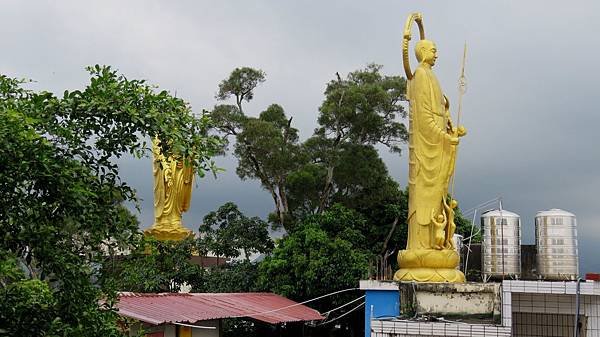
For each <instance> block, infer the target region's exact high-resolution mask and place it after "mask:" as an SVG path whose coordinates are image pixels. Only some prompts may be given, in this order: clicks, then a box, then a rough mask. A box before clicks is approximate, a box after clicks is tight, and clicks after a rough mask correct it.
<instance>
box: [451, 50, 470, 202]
mask: <svg viewBox="0 0 600 337" xmlns="http://www.w3.org/2000/svg"><path fill="white" fill-rule="evenodd" d="M466 60H467V42H465V47H464V49H463V59H462V67H461V70H460V77H459V78H458V116H457V118H456V127H455V129H456V131H455V132H456V135H457V136H458V127H459V126H460V115H461V112H462V98H463V96H464V94H465V92H467V79H466V77H465V63H466ZM457 156H458V146H457V147H456V152H455V153H454V162H455V163H456V157H457ZM455 177H456V164H454V167H453V172H452V190H451V193H450V198H451V199H454V180H455Z"/></svg>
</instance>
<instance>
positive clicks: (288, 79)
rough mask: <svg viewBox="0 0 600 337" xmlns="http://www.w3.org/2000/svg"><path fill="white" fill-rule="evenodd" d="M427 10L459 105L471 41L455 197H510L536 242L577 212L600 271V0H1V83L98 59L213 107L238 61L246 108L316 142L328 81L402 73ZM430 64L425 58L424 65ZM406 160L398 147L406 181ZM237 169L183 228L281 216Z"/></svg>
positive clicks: (147, 190)
mask: <svg viewBox="0 0 600 337" xmlns="http://www.w3.org/2000/svg"><path fill="white" fill-rule="evenodd" d="M414 11H420V12H422V13H423V16H424V22H425V30H426V34H427V37H428V38H429V39H431V40H434V41H435V42H436V43H437V46H438V50H439V59H438V62H437V64H436V67H435V69H434V70H435V71H436V72H437V75H438V78H439V80H440V82H441V85H442V87H443V89H444V91H445V93H446V94H447V95H448V96H449V97H450V99H451V102H452V106H451V107H452V110H453V112H455V110H456V106H457V104H456V103H457V80H458V75H459V72H460V62H461V57H462V48H463V44H464V42H465V41H466V42H467V44H468V56H467V67H466V76H467V83H468V89H467V93H466V95H465V96H464V100H463V115H462V121H463V124H464V125H465V126H466V127H467V130H468V135H467V137H465V138H463V140H462V142H461V144H460V151H459V158H458V162H457V168H456V171H457V177H456V197H457V199H458V200H459V202H460V205H461V207H462V208H463V209H468V208H471V207H473V206H475V205H477V204H479V203H481V202H483V201H486V200H490V199H493V198H495V197H498V196H501V197H502V198H503V201H504V207H505V208H506V209H508V210H511V211H514V212H516V213H518V214H520V215H521V217H522V223H523V229H522V232H523V243H533V241H534V223H533V218H534V216H535V213H536V212H537V211H539V210H543V209H548V208H562V209H566V210H569V211H571V212H573V213H575V214H576V215H577V219H578V225H579V243H580V254H581V268H580V269H581V272H590V271H600V259H597V258H596V256H595V254H597V253H598V252H600V249H598V248H597V247H596V243H597V242H599V241H598V240H599V239H600V228H599V227H598V225H599V224H600V215H599V214H600V213H599V212H600V209H599V208H598V206H599V203H600V202H599V200H600V199H599V197H598V191H599V190H600V174H599V173H598V172H599V170H598V167H599V166H600V149H599V144H600V140H599V139H598V132H597V130H598V128H599V127H600V117H599V115H598V106H599V98H598V95H597V91H598V88H599V85H598V77H599V76H600V65H599V61H600V39H599V38H598V36H597V34H598V33H597V32H599V31H600V20H599V19H598V13H599V12H600V3H598V2H595V1H569V2H565V1H531V0H530V1H516V0H515V1H429V2H425V1H406V0H404V1H392V0H390V1H369V2H367V1H347V0H344V1H295V2H292V1H275V0H273V1H212V2H208V1H149V0H144V1H95V2H88V1H35V2H24V1H1V2H0V31H1V32H2V44H1V46H2V49H1V54H0V73H3V74H6V75H9V76H13V77H22V78H30V79H33V80H35V81H37V82H36V83H35V84H34V85H33V87H34V88H35V89H45V90H50V91H54V92H58V93H60V92H62V91H63V90H65V89H75V88H81V87H82V86H83V85H85V83H86V82H87V80H88V75H87V73H86V72H85V70H84V67H85V66H86V65H92V64H108V65H112V66H113V67H115V68H117V69H119V70H120V71H121V72H122V73H123V74H125V75H126V76H127V77H128V78H144V79H147V80H149V81H150V82H151V83H154V84H157V85H159V86H160V87H161V88H163V89H167V90H170V91H171V92H176V93H177V96H179V97H183V98H184V99H186V100H188V101H189V102H190V103H191V104H192V107H193V109H194V110H195V111H197V112H199V111H201V110H202V109H209V108H211V107H212V106H213V105H214V104H215V103H216V102H215V99H214V95H215V92H216V89H217V85H218V83H219V82H220V81H221V80H222V79H224V78H226V77H227V76H228V74H229V73H230V72H231V71H232V70H233V69H234V68H235V67H239V66H250V67H255V68H260V69H262V70H264V71H265V72H266V73H267V81H266V82H265V83H264V84H263V85H262V86H260V87H259V88H258V89H257V90H256V92H255V99H254V100H253V101H252V102H250V103H249V104H247V105H246V106H247V108H246V110H247V112H248V113H249V114H251V115H256V114H258V113H259V112H260V111H262V110H263V109H265V108H266V107H267V106H268V105H269V104H271V103H278V104H280V105H282V106H283V107H284V108H285V110H286V113H287V114H289V115H292V116H294V123H295V125H296V126H297V127H298V128H299V129H300V130H301V137H302V138H303V139H304V138H307V137H308V136H310V134H311V133H312V130H313V129H314V127H315V125H316V117H317V113H318V107H319V105H320V104H321V102H322V100H323V90H324V88H325V84H326V83H327V82H328V81H329V80H331V79H333V78H334V76H335V75H334V74H335V72H339V73H340V74H344V75H345V74H346V73H348V72H349V71H353V70H356V69H359V68H361V67H364V66H365V65H366V64H368V63H371V62H375V63H379V64H382V65H383V66H384V69H383V71H384V72H385V73H387V74H403V71H402V61H401V48H400V44H401V40H402V29H403V26H404V21H405V19H406V17H407V16H408V15H409V14H410V13H411V12H414ZM414 64H415V62H414V61H413V67H414ZM405 150H406V152H404V153H403V154H402V156H400V157H398V156H397V155H393V154H390V153H388V152H387V151H385V150H383V151H382V152H381V154H382V156H383V157H384V159H385V161H386V163H387V165H388V168H389V170H390V172H391V174H392V176H393V177H394V178H395V179H396V180H397V181H398V182H399V183H400V184H401V185H402V186H405V184H406V180H407V165H408V164H407V154H408V153H407V147H406V146H405ZM217 162H218V164H219V165H220V166H221V167H224V168H226V169H227V172H226V173H223V174H221V175H219V177H218V179H217V180H215V179H213V178H205V179H202V180H200V181H198V184H197V188H196V189H195V191H194V195H193V198H192V208H191V210H190V212H188V213H186V215H185V217H184V221H185V223H186V225H187V226H188V227H189V228H192V229H194V230H196V229H197V227H198V224H200V223H201V221H202V217H203V216H204V215H205V214H206V213H207V212H208V211H210V210H213V209H216V208H217V207H218V206H220V205H222V204H223V203H225V202H227V201H234V202H236V203H237V204H238V205H239V206H240V207H241V208H242V210H243V211H245V212H246V213H247V214H249V215H257V216H260V217H263V218H264V217H265V216H266V215H267V213H268V212H269V211H270V210H271V209H272V208H273V206H272V204H271V200H270V198H269V196H268V194H267V193H266V192H265V191H263V190H261V188H260V186H259V185H258V184H257V183H256V182H241V181H240V180H239V179H238V178H237V176H236V175H235V166H236V160H235V158H232V157H221V158H218V159H217ZM122 172H123V174H122V176H123V177H124V179H125V180H126V181H127V182H128V183H130V184H131V185H133V186H134V187H135V188H136V189H137V190H138V192H139V195H140V197H141V198H142V199H143V201H142V204H141V206H142V212H141V214H140V219H141V222H142V227H148V226H150V225H151V223H152V220H153V219H152V172H151V164H150V161H149V160H148V159H146V160H133V159H130V160H126V161H124V162H123V163H122Z"/></svg>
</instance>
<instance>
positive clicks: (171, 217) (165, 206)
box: [146, 138, 194, 240]
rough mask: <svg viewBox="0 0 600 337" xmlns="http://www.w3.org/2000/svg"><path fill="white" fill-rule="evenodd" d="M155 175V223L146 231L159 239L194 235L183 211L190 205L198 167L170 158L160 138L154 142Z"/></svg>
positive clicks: (182, 237) (175, 238)
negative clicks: (162, 147) (185, 225)
mask: <svg viewBox="0 0 600 337" xmlns="http://www.w3.org/2000/svg"><path fill="white" fill-rule="evenodd" d="M152 154H153V166H154V167H153V174H154V224H153V225H152V228H150V229H148V230H146V234H148V235H150V236H153V237H155V238H156V239H158V240H181V239H184V238H185V237H187V236H189V235H192V231H191V230H189V229H187V228H185V227H184V226H183V224H182V222H181V216H182V213H183V212H185V211H187V210H188V209H189V207H190V201H191V199H192V182H193V180H194V168H193V167H192V165H191V164H186V163H184V161H183V160H181V159H177V158H173V157H168V158H166V157H165V156H164V155H163V154H162V153H161V150H160V141H159V140H158V138H155V139H154V140H153V141H152Z"/></svg>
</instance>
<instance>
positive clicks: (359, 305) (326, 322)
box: [317, 301, 365, 326]
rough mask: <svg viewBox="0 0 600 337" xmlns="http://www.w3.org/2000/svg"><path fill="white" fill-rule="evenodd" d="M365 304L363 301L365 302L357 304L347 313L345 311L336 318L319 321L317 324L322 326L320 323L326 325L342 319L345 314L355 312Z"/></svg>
mask: <svg viewBox="0 0 600 337" xmlns="http://www.w3.org/2000/svg"><path fill="white" fill-rule="evenodd" d="M364 304H365V302H364V301H363V302H361V303H359V304H358V305H357V306H355V307H354V308H352V309H350V310H349V311H348V312H345V313H343V314H342V315H340V316H338V317H336V318H334V319H332V320H329V321H325V322H322V323H319V324H317V326H320V325H325V324H329V323H331V322H334V321H337V320H338V319H340V318H342V317H344V316H346V315H348V314H350V313H351V312H353V311H354V310H356V309H358V308H360V307H362V306H363V305H364Z"/></svg>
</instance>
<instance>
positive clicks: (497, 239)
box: [481, 209, 521, 279]
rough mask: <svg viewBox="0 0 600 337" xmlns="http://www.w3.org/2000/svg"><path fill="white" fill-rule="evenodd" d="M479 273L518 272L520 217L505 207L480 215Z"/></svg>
mask: <svg viewBox="0 0 600 337" xmlns="http://www.w3.org/2000/svg"><path fill="white" fill-rule="evenodd" d="M481 230H482V233H483V240H482V242H481V273H482V275H483V277H484V279H489V278H519V277H520V275H521V218H520V217H519V215H518V214H516V213H513V212H510V211H507V210H498V209H495V210H491V211H487V212H484V213H483V214H482V215H481Z"/></svg>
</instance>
